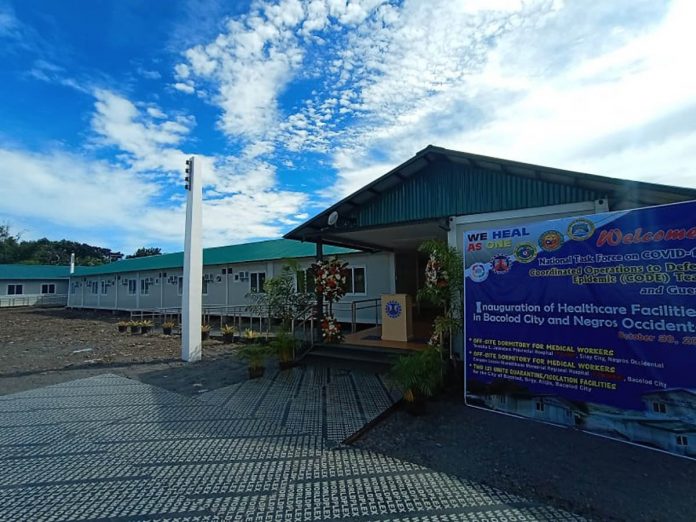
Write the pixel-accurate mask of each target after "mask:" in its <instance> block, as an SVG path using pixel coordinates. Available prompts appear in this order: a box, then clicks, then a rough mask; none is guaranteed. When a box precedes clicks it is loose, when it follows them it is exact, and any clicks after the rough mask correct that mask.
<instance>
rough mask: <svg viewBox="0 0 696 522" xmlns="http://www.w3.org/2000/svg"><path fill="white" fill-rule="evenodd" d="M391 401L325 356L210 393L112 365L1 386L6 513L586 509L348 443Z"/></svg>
mask: <svg viewBox="0 0 696 522" xmlns="http://www.w3.org/2000/svg"><path fill="white" fill-rule="evenodd" d="M371 398H372V399H371ZM391 400H393V397H392V396H391V395H390V394H389V392H388V391H387V390H386V387H385V386H384V384H383V383H382V381H381V379H379V377H377V376H371V375H367V374H358V373H356V372H336V371H335V370H327V369H323V370H313V369H307V370H304V369H295V370H292V371H289V372H282V373H280V374H278V375H275V376H271V377H270V378H269V379H264V380H261V381H250V382H248V383H244V384H241V385H235V386H232V387H228V388H224V389H220V390H217V391H215V392H210V393H209V394H204V395H203V396H201V397H199V398H190V397H184V396H181V395H178V394H175V393H172V392H168V391H166V390H163V389H161V388H157V387H154V386H150V385H147V384H143V383H140V382H138V381H133V380H130V379H126V378H122V377H118V376H115V375H100V376H96V377H92V378H88V379H82V380H78V381H72V382H67V383H63V384H59V385H56V386H50V387H46V388H41V389H36V390H31V391H28V392H23V393H18V394H14V395H6V396H1V397H0V465H1V466H2V471H3V472H2V473H1V474H0V520H13V521H14V520H28V521H42V520H51V521H52V520H55V521H59V520H60V521H63V520H115V521H130V520H177V521H185V520H186V521H226V520H250V521H274V520H288V521H295V520H338V519H342V520H365V521H367V520H370V521H372V520H375V521H376V520H383V521H387V520H404V521H406V520H427V521H451V520H466V521H478V522H481V521H488V520H490V521H498V522H505V521H513V520H514V521H532V520H548V521H552V520H553V521H566V520H568V521H569V520H581V518H579V517H576V516H574V515H571V514H568V513H565V512H561V511H558V510H555V509H552V508H550V507H547V506H543V505H539V504H537V503H533V502H529V501H527V500H525V499H523V498H520V497H517V496H514V495H508V494H505V493H503V492H500V491H496V490H494V489H492V488H488V487H486V486H482V485H479V484H474V483H470V482H466V481H461V480H458V479H455V478H453V477H450V476H447V475H445V474H442V473H438V472H435V471H433V470H430V469H427V468H424V467H421V466H417V465H415V464H411V463H408V462H403V461H399V460H396V459H393V458H389V457H386V456H383V455H379V454H376V453H371V452H367V451H363V450H358V449H355V448H351V447H346V446H341V445H338V444H337V442H338V441H340V440H342V439H343V438H345V437H343V435H344V434H349V433H348V432H350V431H351V430H353V429H354V428H355V426H356V425H358V424H359V423H360V422H363V421H366V420H369V418H371V417H373V416H374V415H377V414H379V411H378V410H379V409H380V408H383V407H387V406H388V405H389V403H390V402H391ZM341 417H345V419H346V420H345V421H342V420H340V419H341ZM433 429H437V428H436V427H433ZM463 436H464V434H463Z"/></svg>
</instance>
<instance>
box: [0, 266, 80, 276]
mask: <svg viewBox="0 0 696 522" xmlns="http://www.w3.org/2000/svg"><path fill="white" fill-rule="evenodd" d="M69 275H70V267H69V266H60V265H0V279H67V278H68V276H69Z"/></svg>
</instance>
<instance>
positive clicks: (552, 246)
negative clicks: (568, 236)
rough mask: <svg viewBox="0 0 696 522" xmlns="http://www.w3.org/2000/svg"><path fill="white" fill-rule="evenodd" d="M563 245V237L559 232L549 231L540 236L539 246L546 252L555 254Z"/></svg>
mask: <svg viewBox="0 0 696 522" xmlns="http://www.w3.org/2000/svg"><path fill="white" fill-rule="evenodd" d="M562 245H563V235H562V234H561V233H560V232H559V231H558V230H547V231H546V232H544V233H543V234H541V236H539V246H540V247H541V248H542V250H545V251H546V252H554V251H556V250H558V249H559V248H561V246H562Z"/></svg>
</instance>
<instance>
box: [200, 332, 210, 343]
mask: <svg viewBox="0 0 696 522" xmlns="http://www.w3.org/2000/svg"><path fill="white" fill-rule="evenodd" d="M209 337H210V332H201V340H202V341H207V340H208V338H209Z"/></svg>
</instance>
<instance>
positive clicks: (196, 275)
mask: <svg viewBox="0 0 696 522" xmlns="http://www.w3.org/2000/svg"><path fill="white" fill-rule="evenodd" d="M186 163H187V169H186V170H187V178H188V183H187V188H188V196H187V199H186V239H185V244H184V291H183V296H182V303H181V314H182V315H181V358H182V359H183V360H184V361H188V362H196V361H199V360H200V359H201V344H202V341H201V315H202V313H201V312H202V296H201V294H202V292H203V281H202V280H203V249H202V244H201V220H202V208H201V207H202V205H203V190H202V179H201V178H202V171H201V167H200V163H199V162H198V161H197V160H196V157H195V156H192V157H191V159H189V160H187V162H186Z"/></svg>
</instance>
